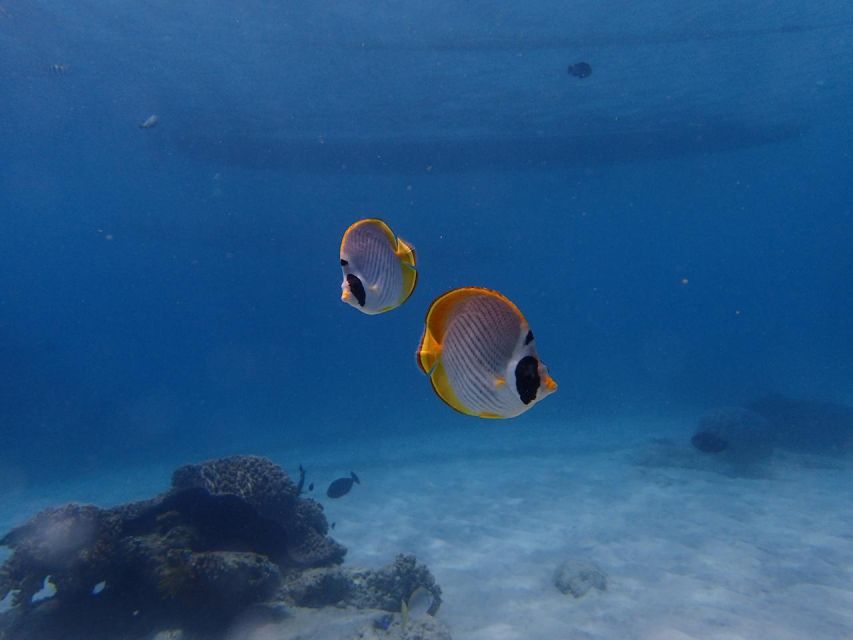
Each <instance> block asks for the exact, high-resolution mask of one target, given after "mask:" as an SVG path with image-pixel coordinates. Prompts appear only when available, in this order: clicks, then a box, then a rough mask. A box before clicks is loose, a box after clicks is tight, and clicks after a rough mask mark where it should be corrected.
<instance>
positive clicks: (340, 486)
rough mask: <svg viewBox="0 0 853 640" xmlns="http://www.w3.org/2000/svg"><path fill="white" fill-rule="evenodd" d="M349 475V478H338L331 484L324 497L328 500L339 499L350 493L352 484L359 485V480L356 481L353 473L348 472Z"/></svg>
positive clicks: (356, 478) (356, 477)
mask: <svg viewBox="0 0 853 640" xmlns="http://www.w3.org/2000/svg"><path fill="white" fill-rule="evenodd" d="M349 475H350V477H349V478H338V479H337V480H335V481H334V482H332V484H330V485H329V488H328V489H326V495H327V496H329V497H330V498H340V497H343V496H345V495H346V494H348V493H349V492H350V489H352V485H353V483H358V484H361V480H359V479H358V476H357V475H355V473H354V472H352V471H350V474H349Z"/></svg>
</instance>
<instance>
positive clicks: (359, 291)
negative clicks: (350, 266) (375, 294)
mask: <svg viewBox="0 0 853 640" xmlns="http://www.w3.org/2000/svg"><path fill="white" fill-rule="evenodd" d="M347 284H348V285H349V290H350V292H351V293H352V295H354V296H355V299H356V300H357V301H358V306H360V307H363V306H364V303H365V302H366V301H367V294H366V293H365V291H364V285H363V284H362V283H361V280H359V278H358V276H355V275H353V274H351V273H348V274H347Z"/></svg>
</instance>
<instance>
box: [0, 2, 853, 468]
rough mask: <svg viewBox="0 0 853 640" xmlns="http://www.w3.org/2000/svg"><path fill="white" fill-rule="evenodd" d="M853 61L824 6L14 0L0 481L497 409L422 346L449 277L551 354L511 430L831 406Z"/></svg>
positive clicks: (839, 17) (845, 239)
mask: <svg viewBox="0 0 853 640" xmlns="http://www.w3.org/2000/svg"><path fill="white" fill-rule="evenodd" d="M579 60H586V61H589V62H590V64H591V65H592V68H593V73H592V75H591V76H590V77H589V78H586V79H579V78H575V77H572V76H570V75H568V74H567V73H566V67H567V65H568V64H571V63H573V62H577V61H579ZM51 65H64V67H63V68H62V69H59V70H57V69H51ZM851 77H853V9H851V7H850V6H849V5H848V4H846V3H843V2H837V1H835V2H816V3H808V4H804V3H796V2H760V3H751V4H750V5H749V6H746V5H744V4H743V3H740V2H721V3H720V2H718V3H713V4H707V3H704V4H703V3H698V2H687V3H684V2H668V1H666V0H662V1H659V2H649V3H636V2H611V3H605V4H601V3H595V2H588V1H585V2H580V3H570V4H568V5H567V4H566V3H559V2H536V3H522V2H517V3H491V2H468V3H464V4H462V5H460V4H459V3H456V2H440V3H428V4H423V5H419V4H417V3H404V2H381V3H372V2H371V3H361V2H356V3H324V4H323V5H322V6H320V5H315V4H312V3H308V4H304V5H297V4H290V3H271V2H263V1H260V0H250V1H248V2H241V3H237V4H228V5H227V6H226V5H224V4H223V5H217V4H214V5H212V6H211V5H210V3H207V2H195V1H193V2H182V3H177V4H176V3H174V2H165V1H158V2H135V3H130V2H119V3H103V2H94V1H78V2H73V3H72V2H36V1H24V0H0V83H2V88H0V220H2V222H3V225H2V233H0V469H2V471H0V479H2V478H4V477H14V478H16V479H17V480H16V481H18V482H25V483H27V484H37V483H38V482H40V481H42V480H52V481H55V480H59V479H64V478H74V477H78V476H91V475H97V474H98V473H101V472H105V471H106V470H108V469H111V470H112V469H116V468H122V467H125V466H129V465H144V464H146V463H161V462H164V461H165V462H166V463H170V462H171V461H174V462H175V463H176V464H177V463H180V462H184V461H187V460H196V459H200V458H205V457H211V456H218V455H226V454H232V453H238V452H245V453H263V452H264V451H267V450H270V449H271V448H276V450H281V449H286V448H287V447H289V446H291V445H292V446H305V445H306V443H308V444H312V445H315V446H317V447H318V448H322V446H323V443H324V442H329V443H332V442H334V443H335V445H336V446H341V445H342V444H343V445H344V446H345V445H346V443H348V442H352V443H357V442H360V441H363V440H365V439H368V438H379V439H381V438H383V437H384V436H388V437H392V436H394V437H396V436H398V435H399V434H400V433H401V432H404V433H405V432H410V433H413V434H425V436H430V437H431V436H432V435H434V434H435V433H440V432H442V431H456V430H472V429H485V428H487V425H484V424H483V423H478V422H477V421H475V420H473V419H471V418H467V417H465V416H461V415H457V414H455V413H454V412H452V411H451V410H450V409H449V408H448V407H446V406H445V405H444V404H443V403H441V402H440V401H439V400H438V398H436V397H435V396H434V394H433V393H432V391H431V389H430V385H429V383H428V381H427V379H426V378H425V377H424V376H423V375H422V374H421V373H420V371H419V370H418V368H417V367H416V366H415V360H414V351H415V349H416V347H417V344H418V339H419V337H420V334H421V331H422V328H423V317H424V313H425V311H426V308H427V306H428V305H429V303H430V301H431V300H432V299H433V298H434V297H435V296H436V295H438V294H440V293H442V292H443V291H445V290H447V289H450V288H453V287H457V286H464V285H481V286H487V287H492V288H495V289H498V290H500V291H501V292H503V293H504V294H506V295H507V296H509V297H510V298H511V299H512V300H513V301H514V302H515V303H516V304H517V305H518V306H519V307H520V308H521V309H522V311H523V312H524V314H525V315H526V317H527V319H528V321H529V323H530V325H531V327H532V328H533V330H534V331H535V333H536V337H537V343H538V348H539V351H540V354H541V356H542V358H543V360H544V361H545V362H546V363H547V364H548V365H549V366H550V369H551V372H552V374H553V375H554V377H555V378H556V380H557V381H558V382H559V384H560V389H559V392H558V393H557V394H556V395H554V396H552V397H550V398H548V399H547V400H545V401H543V402H542V403H541V404H539V405H537V406H536V407H534V408H533V409H532V410H531V411H530V412H528V413H527V414H525V415H523V416H522V417H520V418H517V419H515V420H513V421H512V422H510V423H508V424H507V425H501V428H513V429H524V428H525V425H530V424H534V423H535V424H537V425H538V424H543V423H544V424H550V425H553V428H554V429H561V430H571V429H572V428H573V425H575V424H580V423H581V422H582V421H584V420H589V419H590V418H591V417H596V416H598V417H612V416H620V417H626V416H632V415H643V416H649V415H652V416H659V417H660V418H661V419H666V418H668V417H669V416H673V415H688V416H690V415H694V416H697V417H698V415H700V414H701V413H702V412H703V411H705V410H706V409H707V408H709V407H713V406H717V405H721V404H723V405H725V404H737V403H740V402H744V401H748V400H750V399H752V398H754V397H757V396H760V395H762V394H765V393H771V392H772V393H784V394H786V395H789V396H792V397H795V398H810V399H817V400H823V401H833V402H841V403H843V402H847V403H851V402H853V383H851V381H853V340H851V329H850V327H851V319H853V288H851V286H850V282H851V276H853V251H851V248H853V214H851V202H853V181H851V180H850V175H851V168H853V165H851V158H850V155H849V149H850V143H851V140H853V128H851V122H853V118H851V110H850V104H851V98H853V90H851V84H850V81H849V79H850V78H851ZM155 113H156V114H157V115H158V116H159V118H160V123H159V125H158V126H157V127H155V128H152V129H145V130H143V129H140V128H138V124H139V123H141V122H142V121H144V120H145V119H146V118H147V117H148V116H149V115H151V114H155ZM366 216H378V217H382V218H384V219H385V220H387V221H388V222H389V223H390V224H391V226H392V228H393V229H394V230H395V231H396V232H397V233H398V234H399V235H400V236H401V237H403V238H405V239H406V240H407V241H409V242H410V243H411V244H413V245H414V246H415V247H416V249H417V252H418V258H419V270H420V282H419V286H418V289H417V290H416V291H415V294H414V295H413V296H412V298H411V299H410V300H409V301H408V302H407V303H406V304H405V305H404V306H403V307H401V308H400V309H397V310H395V311H393V312H391V313H387V314H384V315H381V316H375V317H368V316H364V315H362V314H359V313H357V312H355V311H354V310H353V309H351V308H349V307H348V306H346V305H344V304H342V303H341V302H340V300H339V295H340V290H339V284H340V277H341V276H340V269H339V267H338V247H339V242H340V237H341V235H342V233H343V231H344V230H345V229H346V228H347V226H348V225H349V224H350V223H351V222H353V221H354V220H356V219H358V218H360V217H366ZM690 428H691V425H685V433H687V432H688V431H689V429H690ZM416 453H417V451H416V450H415V451H414V454H415V455H416ZM22 479H23V480H22Z"/></svg>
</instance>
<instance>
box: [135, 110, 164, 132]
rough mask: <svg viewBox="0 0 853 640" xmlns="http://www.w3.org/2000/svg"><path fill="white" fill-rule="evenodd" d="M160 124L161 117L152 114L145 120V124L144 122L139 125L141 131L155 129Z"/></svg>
mask: <svg viewBox="0 0 853 640" xmlns="http://www.w3.org/2000/svg"><path fill="white" fill-rule="evenodd" d="M159 123H160V116H158V115H157V114H156V113H152V114H151V115H150V116H148V118H147V119H146V120H145V122H142V123H141V124H140V125H139V128H140V129H153V128H154V127H156V126H157V125H158V124H159Z"/></svg>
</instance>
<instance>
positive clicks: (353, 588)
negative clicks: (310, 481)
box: [0, 456, 449, 640]
mask: <svg viewBox="0 0 853 640" xmlns="http://www.w3.org/2000/svg"><path fill="white" fill-rule="evenodd" d="M298 494H299V491H298V489H297V487H296V485H295V484H294V483H293V482H292V481H291V480H290V478H289V477H288V475H287V473H286V472H285V471H284V470H283V469H281V468H280V467H279V466H277V465H275V464H274V463H272V462H270V461H269V460H267V459H265V458H258V457H251V456H237V457H233V458H225V459H221V460H213V461H209V462H204V463H202V464H197V465H189V466H185V467H181V468H180V469H178V470H176V471H175V473H174V475H173V478H172V488H171V489H170V490H169V491H167V492H166V493H163V494H161V495H159V496H156V497H154V498H152V499H150V500H144V501H141V502H134V503H129V504H125V505H121V506H118V507H114V508H112V509H101V508H99V507H95V506H91V505H79V504H67V505H64V506H60V507H52V508H48V509H45V510H44V511H42V512H40V513H39V514H37V515H36V516H35V517H33V518H32V519H31V520H30V521H29V522H27V523H26V524H24V525H22V526H20V527H18V528H16V529H14V530H12V531H11V532H9V533H8V534H7V535H6V536H5V537H3V538H2V539H0V544H2V545H5V546H8V547H11V549H12V551H13V553H12V555H11V557H9V558H8V560H7V561H6V562H5V564H3V566H2V567H0V600H2V599H3V598H6V597H7V596H9V597H10V598H11V602H12V607H11V608H10V610H9V611H7V612H6V613H3V614H0V640H7V639H8V640H11V639H12V638H14V639H15V640H53V639H57V640H58V639H59V638H62V639H63V640H77V639H80V640H82V639H84V638H85V639H86V640H95V639H101V638H103V639H104V640H106V639H107V638H117V637H122V638H128V639H132V640H136V639H140V640H141V639H143V638H150V637H151V636H152V634H153V633H155V632H157V631H158V630H163V629H181V630H182V633H184V632H186V634H188V636H186V637H192V638H194V637H199V638H202V637H203V638H205V639H206V638H216V637H220V636H221V635H222V634H224V633H225V631H226V630H227V629H228V628H229V626H230V625H232V623H233V622H234V621H235V620H236V619H238V618H239V616H240V615H242V614H243V613H244V612H245V611H246V610H247V608H250V607H252V606H258V605H259V604H263V603H271V602H272V603H275V602H278V603H281V604H282V606H284V605H291V606H294V607H324V606H327V605H335V606H338V607H340V606H351V607H355V608H359V609H365V608H375V609H384V610H386V611H398V610H399V607H400V602H401V601H402V600H403V599H406V598H408V597H409V596H410V595H411V593H412V592H413V591H414V590H415V589H417V588H418V587H424V588H426V589H428V590H429V591H430V592H431V593H432V594H433V597H434V603H435V604H434V608H435V609H437V608H438V604H439V603H440V602H441V599H440V594H441V590H440V589H439V588H438V586H437V585H436V584H435V581H434V579H433V577H432V575H431V574H430V572H429V570H428V569H427V568H426V567H424V566H422V565H418V564H417V563H416V562H415V559H414V557H412V556H399V557H398V558H397V559H396V560H395V562H394V563H393V564H391V565H389V567H387V568H386V569H383V570H380V571H360V570H357V569H348V570H343V569H341V568H340V567H338V565H340V563H341V562H342V561H343V558H344V555H345V554H346V548H345V547H343V546H342V545H340V544H339V543H338V542H336V541H335V540H333V539H332V538H330V537H328V535H327V533H328V523H327V521H326V517H325V515H324V514H323V507H322V505H320V504H319V503H317V502H315V501H313V500H311V499H306V498H302V497H300V496H299V495H298ZM47 584H50V585H52V589H53V590H54V593H53V594H52V596H51V595H50V594H49V595H48V597H46V598H40V597H39V595H40V592H42V591H43V587H44V586H45V585H47ZM34 596H35V597H34ZM265 606H266V605H265ZM271 610H272V609H271ZM432 613H434V611H432ZM361 615H364V614H361ZM285 617H288V616H285ZM436 628H437V629H439V628H440V625H439V626H438V627H436ZM447 637H449V636H447Z"/></svg>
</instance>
